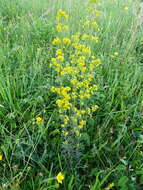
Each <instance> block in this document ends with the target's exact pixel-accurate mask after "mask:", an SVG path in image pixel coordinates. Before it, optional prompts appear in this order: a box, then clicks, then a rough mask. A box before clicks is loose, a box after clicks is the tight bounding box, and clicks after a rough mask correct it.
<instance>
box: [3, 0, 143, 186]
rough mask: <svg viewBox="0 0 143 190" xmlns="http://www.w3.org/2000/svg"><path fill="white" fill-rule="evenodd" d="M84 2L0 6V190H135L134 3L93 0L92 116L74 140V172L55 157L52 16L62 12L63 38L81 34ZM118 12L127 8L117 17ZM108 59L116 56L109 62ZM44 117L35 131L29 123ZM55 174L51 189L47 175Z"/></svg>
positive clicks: (139, 119) (138, 32) (141, 96)
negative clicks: (66, 28)
mask: <svg viewBox="0 0 143 190" xmlns="http://www.w3.org/2000/svg"><path fill="white" fill-rule="evenodd" d="M86 2H87V1H86V0H85V1H77V0H74V1H73V0H67V1H64V0H55V1H50V0H48V1H47V0H41V1H38V0H31V1H28V0H25V1H24V0H23V1H19V0H11V1H9V0H1V1H0V153H1V154H2V155H3V160H2V161H0V190H47V189H50V190H54V189H64V190H88V189H90V190H107V188H106V187H107V186H108V184H111V183H114V184H115V186H114V187H113V188H112V189H113V190H114V189H115V190H142V189H143V164H142V163H143V151H142V149H143V133H142V131H143V103H142V101H143V93H142V87H143V61H142V60H143V37H142V34H143V31H142V26H141V25H139V22H138V19H139V18H138V14H139V8H138V4H139V2H138V1H131V0H126V1H123V0H120V1H119V0H112V1H110V0H106V1H103V0H102V1H101V4H100V5H99V8H98V9H99V10H101V11H102V16H101V17H99V18H98V20H97V21H98V23H99V25H100V26H101V28H102V29H101V31H100V32H99V39H100V42H99V44H97V45H96V46H92V49H93V52H94V54H95V55H98V57H99V58H101V60H102V65H101V66H100V67H99V68H98V69H97V73H96V76H95V80H96V84H97V85H98V88H99V89H98V91H97V94H96V97H94V98H93V101H94V99H95V101H96V102H97V103H98V105H99V106H100V108H99V110H98V111H97V112H96V114H94V115H93V116H92V117H91V118H90V119H89V120H88V121H87V122H88V126H87V128H86V131H84V132H83V135H82V138H81V147H80V148H81V150H80V151H81V152H80V154H81V156H80V159H79V160H78V161H79V164H78V166H77V167H76V165H75V168H74V167H73V168H71V167H68V164H67V162H66V154H63V151H62V138H61V136H60V129H59V127H58V126H59V123H58V122H59V115H58V113H57V111H56V106H55V104H54V102H55V99H56V97H55V96H54V95H53V94H52V92H51V91H50V87H51V84H53V81H54V76H53V74H54V73H53V72H52V71H51V68H50V67H49V64H50V59H51V57H52V56H53V49H52V39H53V38H54V37H55V36H56V35H57V33H56V31H55V28H54V26H55V14H56V11H57V10H58V9H59V8H62V9H64V10H66V11H67V12H68V13H69V15H70V17H71V20H70V22H69V25H70V27H71V28H72V30H71V33H74V32H75V31H77V30H81V28H80V27H81V25H80V23H82V21H83V20H85V18H86V12H85V8H86ZM124 6H128V7H129V9H128V10H127V11H125V10H124V9H123V8H124ZM114 52H119V56H117V57H112V56H111V55H113V53H114ZM37 116H41V117H42V118H44V123H43V125H42V126H40V127H39V126H37V125H36V123H35V118H36V117H37ZM59 171H63V172H64V174H65V179H64V182H63V184H62V185H58V184H57V181H56V179H55V176H56V175H57V173H58V172H59Z"/></svg>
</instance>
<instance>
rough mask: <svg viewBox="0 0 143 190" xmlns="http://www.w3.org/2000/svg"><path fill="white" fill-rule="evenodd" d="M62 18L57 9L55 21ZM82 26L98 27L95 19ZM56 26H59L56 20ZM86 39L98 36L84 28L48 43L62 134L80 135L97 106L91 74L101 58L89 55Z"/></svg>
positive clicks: (89, 50) (90, 53)
mask: <svg viewBox="0 0 143 190" xmlns="http://www.w3.org/2000/svg"><path fill="white" fill-rule="evenodd" d="M62 17H63V18H65V19H68V16H67V14H66V13H65V12H64V11H62V10H60V11H58V12H57V17H56V18H58V19H57V20H58V21H59V20H60V19H61V18H62ZM86 25H91V26H93V27H94V28H98V24H97V23H96V22H90V21H87V22H86ZM57 26H63V25H62V24H61V23H60V25H57ZM62 30H63V29H59V31H62ZM62 36H63V35H62ZM87 40H93V41H95V42H98V37H96V36H93V35H92V33H91V32H89V33H88V31H87V32H86V33H82V32H77V33H75V34H73V35H71V36H70V37H69V36H68V37H67V36H64V38H62V37H56V38H55V39H53V42H52V44H53V45H54V46H55V47H56V48H55V47H54V51H55V56H54V57H53V58H52V59H51V64H50V66H51V67H52V68H54V70H55V71H56V73H57V78H58V80H56V81H58V82H57V83H56V86H53V87H52V88H51V91H52V92H53V93H55V94H57V96H58V99H57V100H56V104H57V106H58V109H59V114H60V118H61V128H62V134H63V135H64V136H65V137H66V136H68V135H71V134H72V135H73V134H74V135H76V136H80V135H81V130H83V128H85V126H86V118H87V117H89V115H90V114H92V113H93V112H95V111H96V110H97V109H98V106H97V105H92V103H90V102H91V101H90V100H91V98H92V96H93V95H95V93H96V91H97V86H96V84H95V82H94V78H95V77H94V76H95V70H96V68H97V67H98V66H99V65H100V64H101V60H100V59H99V58H97V57H96V56H93V55H92V48H91V46H90V45H89V44H90V43H88V41H87ZM87 102H88V103H87Z"/></svg>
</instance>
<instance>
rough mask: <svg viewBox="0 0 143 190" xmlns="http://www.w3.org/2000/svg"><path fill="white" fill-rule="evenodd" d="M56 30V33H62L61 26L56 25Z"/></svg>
mask: <svg viewBox="0 0 143 190" xmlns="http://www.w3.org/2000/svg"><path fill="white" fill-rule="evenodd" d="M56 29H57V32H61V31H62V24H57V26H56Z"/></svg>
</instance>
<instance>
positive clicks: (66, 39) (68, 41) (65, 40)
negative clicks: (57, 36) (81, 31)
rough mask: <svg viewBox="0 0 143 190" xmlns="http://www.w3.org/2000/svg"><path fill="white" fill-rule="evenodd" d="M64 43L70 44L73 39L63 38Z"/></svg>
mask: <svg viewBox="0 0 143 190" xmlns="http://www.w3.org/2000/svg"><path fill="white" fill-rule="evenodd" d="M63 43H64V44H66V45H70V43H71V40H70V39H69V38H63Z"/></svg>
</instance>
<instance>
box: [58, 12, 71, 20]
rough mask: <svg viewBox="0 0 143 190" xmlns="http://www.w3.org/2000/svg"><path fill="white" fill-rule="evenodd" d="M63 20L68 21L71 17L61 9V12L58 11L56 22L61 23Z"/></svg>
mask: <svg viewBox="0 0 143 190" xmlns="http://www.w3.org/2000/svg"><path fill="white" fill-rule="evenodd" d="M62 18H64V19H66V20H67V19H68V18H69V16H68V15H67V14H66V12H65V11H63V10H61V9H60V10H58V11H57V16H56V20H57V21H60V20H61V19H62Z"/></svg>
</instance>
